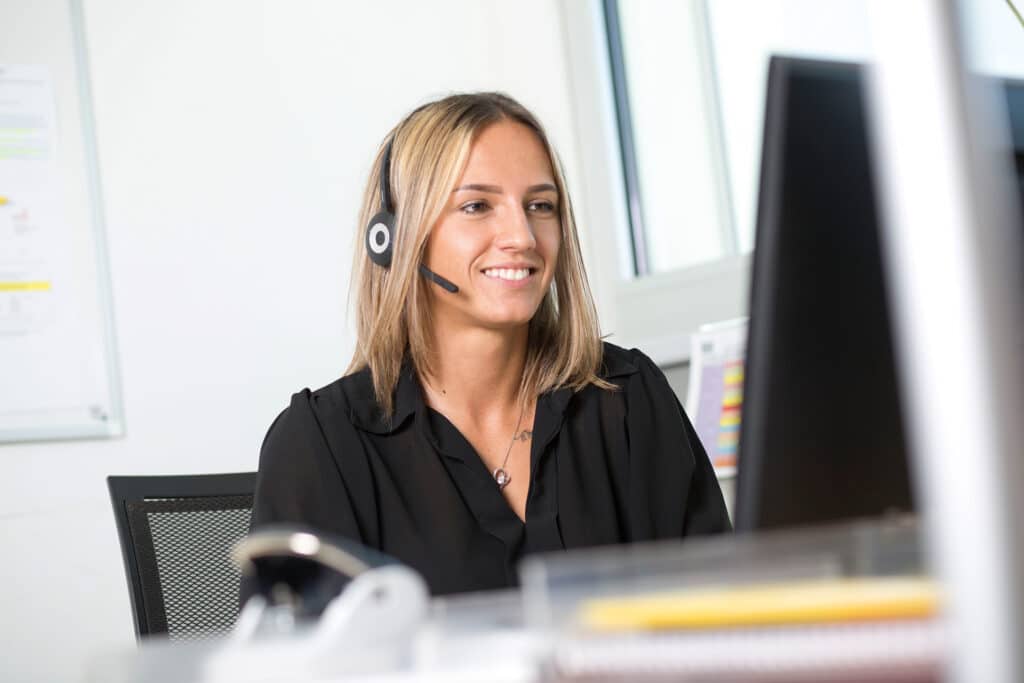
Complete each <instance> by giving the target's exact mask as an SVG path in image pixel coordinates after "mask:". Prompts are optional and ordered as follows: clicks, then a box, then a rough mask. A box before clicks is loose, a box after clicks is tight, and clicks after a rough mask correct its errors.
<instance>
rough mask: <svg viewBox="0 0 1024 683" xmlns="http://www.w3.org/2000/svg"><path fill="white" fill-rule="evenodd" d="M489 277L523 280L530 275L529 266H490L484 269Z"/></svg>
mask: <svg viewBox="0 0 1024 683" xmlns="http://www.w3.org/2000/svg"><path fill="white" fill-rule="evenodd" d="M484 275H486V276H487V277H494V278H498V279H499V280H522V279H523V278H525V277H529V275H530V269H529V268H488V269H487V270H485V271H484Z"/></svg>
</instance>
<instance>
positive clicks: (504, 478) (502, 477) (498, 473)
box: [491, 467, 512, 491]
mask: <svg viewBox="0 0 1024 683" xmlns="http://www.w3.org/2000/svg"><path fill="white" fill-rule="evenodd" d="M491 476H492V477H494V483H496V484H497V485H498V490H499V491H500V490H501V489H503V488H505V487H506V486H508V483H509V482H510V481H512V475H510V474H509V473H508V472H506V471H505V468H504V467H498V468H496V469H495V470H494V471H493V472H491Z"/></svg>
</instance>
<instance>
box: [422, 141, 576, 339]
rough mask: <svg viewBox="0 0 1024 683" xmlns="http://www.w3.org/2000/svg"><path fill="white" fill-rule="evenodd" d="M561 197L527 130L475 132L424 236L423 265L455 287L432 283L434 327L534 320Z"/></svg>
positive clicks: (554, 256)
mask: <svg viewBox="0 0 1024 683" xmlns="http://www.w3.org/2000/svg"><path fill="white" fill-rule="evenodd" d="M559 200H560V197H559V196H558V190H557V189H556V188H555V181H554V174H553V172H552V170H551V163H550V162H549V160H548V156H547V153H546V152H545V150H544V146H543V145H542V144H541V142H540V140H539V139H538V138H537V135H536V134H535V133H534V132H533V131H532V130H530V129H529V128H527V127H526V126H524V125H522V124H520V123H514V122H511V121H499V122H498V123H495V124H492V125H491V126H489V127H488V128H485V129H484V130H483V131H482V132H481V133H479V134H478V136H477V139H476V140H475V141H474V143H473V145H472V147H471V148H470V152H469V160H468V162H467V164H466V168H465V171H464V172H463V174H462V177H461V178H459V181H458V182H457V183H456V185H455V187H454V188H453V189H452V192H451V194H450V195H449V197H448V203H447V205H446V206H445V208H444V209H443V211H442V212H441V217H440V218H439V219H438V221H437V223H435V224H434V227H433V231H432V232H431V234H430V237H429V238H428V239H427V249H426V257H425V263H426V266H427V267H428V268H430V269H431V270H433V271H434V272H435V273H438V274H439V275H441V276H442V277H444V278H446V279H448V280H451V281H452V282H454V283H455V284H456V285H458V287H459V292H458V293H457V294H450V293H448V292H446V291H443V290H442V289H441V288H440V287H437V286H435V285H430V291H431V293H432V294H431V305H432V313H433V317H434V320H435V325H437V326H439V327H440V328H441V329H448V330H451V329H457V328H459V327H467V326H469V327H486V328H490V329H500V328H508V327H515V326H521V325H524V324H526V323H528V322H529V321H530V319H531V318H533V315H534V313H536V312H537V308H538V307H539V306H540V303H541V301H542V300H543V298H544V294H545V293H546V292H547V291H548V286H549V285H550V284H551V278H552V277H553V276H554V272H555V263H556V262H557V260H558V250H559V248H560V247H561V242H562V226H561V220H560V218H559V215H560V214H559V205H558V203H559Z"/></svg>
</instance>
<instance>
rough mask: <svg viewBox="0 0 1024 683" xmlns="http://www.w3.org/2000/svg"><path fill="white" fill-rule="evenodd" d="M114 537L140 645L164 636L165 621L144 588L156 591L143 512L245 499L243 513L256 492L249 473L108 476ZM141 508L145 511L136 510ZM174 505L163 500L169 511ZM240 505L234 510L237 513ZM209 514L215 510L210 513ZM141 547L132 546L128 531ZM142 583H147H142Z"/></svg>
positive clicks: (252, 474)
mask: <svg viewBox="0 0 1024 683" xmlns="http://www.w3.org/2000/svg"><path fill="white" fill-rule="evenodd" d="M107 487H108V489H109V490H110V498H111V503H112V504H113V507H114V519H115V520H116V522H117V535H118V539H119V541H120V544H121V555H122V558H123V560H124V569H125V576H126V577H127V579H128V594H129V596H130V597H131V606H132V615H133V617H134V619H133V622H134V627H135V635H136V637H137V638H139V639H141V638H143V637H145V636H149V635H153V634H160V633H162V634H165V633H167V618H166V615H165V613H164V609H163V605H162V604H156V605H154V604H151V603H152V598H150V597H148V596H147V593H146V591H145V590H144V588H143V586H144V585H150V586H152V585H159V580H160V579H159V574H158V572H157V562H156V556H155V553H154V552H153V551H152V547H153V543H152V539H151V538H147V536H148V534H149V533H150V532H149V524H148V521H147V520H146V518H145V517H146V513H147V511H153V510H154V509H156V510H159V508H160V507H161V502H160V500H159V499H161V498H166V499H182V498H196V507H195V509H197V510H201V509H203V503H202V499H203V498H211V499H212V498H219V499H223V498H225V497H235V496H238V497H240V498H241V497H247V498H248V499H249V502H248V505H247V506H248V507H251V498H252V494H253V491H254V490H255V488H256V473H255V472H238V473H230V474H198V475H177V476H110V477H107ZM143 503H145V505H146V508H145V509H144V508H143V507H142V504H143ZM178 504H180V503H175V502H173V501H171V500H168V502H167V507H168V510H169V511H173V510H175V509H176V506H177V505H178ZM241 506H242V505H241V504H240V507H241ZM209 509H211V510H212V509H220V508H216V507H211V508H209ZM133 529H134V530H135V533H136V534H137V535H138V536H140V537H141V538H142V540H143V541H144V542H142V543H136V542H135V539H134V538H133V534H132V531H133ZM144 580H145V581H146V582H147V583H144Z"/></svg>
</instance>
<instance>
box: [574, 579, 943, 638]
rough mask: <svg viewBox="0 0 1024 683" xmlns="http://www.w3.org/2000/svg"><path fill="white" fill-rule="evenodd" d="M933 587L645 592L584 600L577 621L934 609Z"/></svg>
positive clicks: (827, 616) (718, 620)
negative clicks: (645, 593)
mask: <svg viewBox="0 0 1024 683" xmlns="http://www.w3.org/2000/svg"><path fill="white" fill-rule="evenodd" d="M938 609H939V591H938V587H937V585H936V584H935V582H934V581H933V580H931V579H928V578H925V577H907V576H903V577H865V578H844V579H831V580H818V581H795V582H788V583H778V584H761V585H757V586H734V587H719V588H707V589H691V590H686V591H673V592H665V593H652V594H649V595H641V596H636V597H628V598H609V599H599V600H592V601H589V602H587V603H585V604H584V605H583V607H582V609H581V613H580V618H581V622H582V625H583V626H584V627H587V628H591V629H595V630H601V631H609V630H627V629H702V628H725V627H738V626H770V625H782V624H809V623H826V622H844V621H866V620H879V619H913V618H918V619H919V618H927V617H931V616H934V615H935V614H937V613H938Z"/></svg>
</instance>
